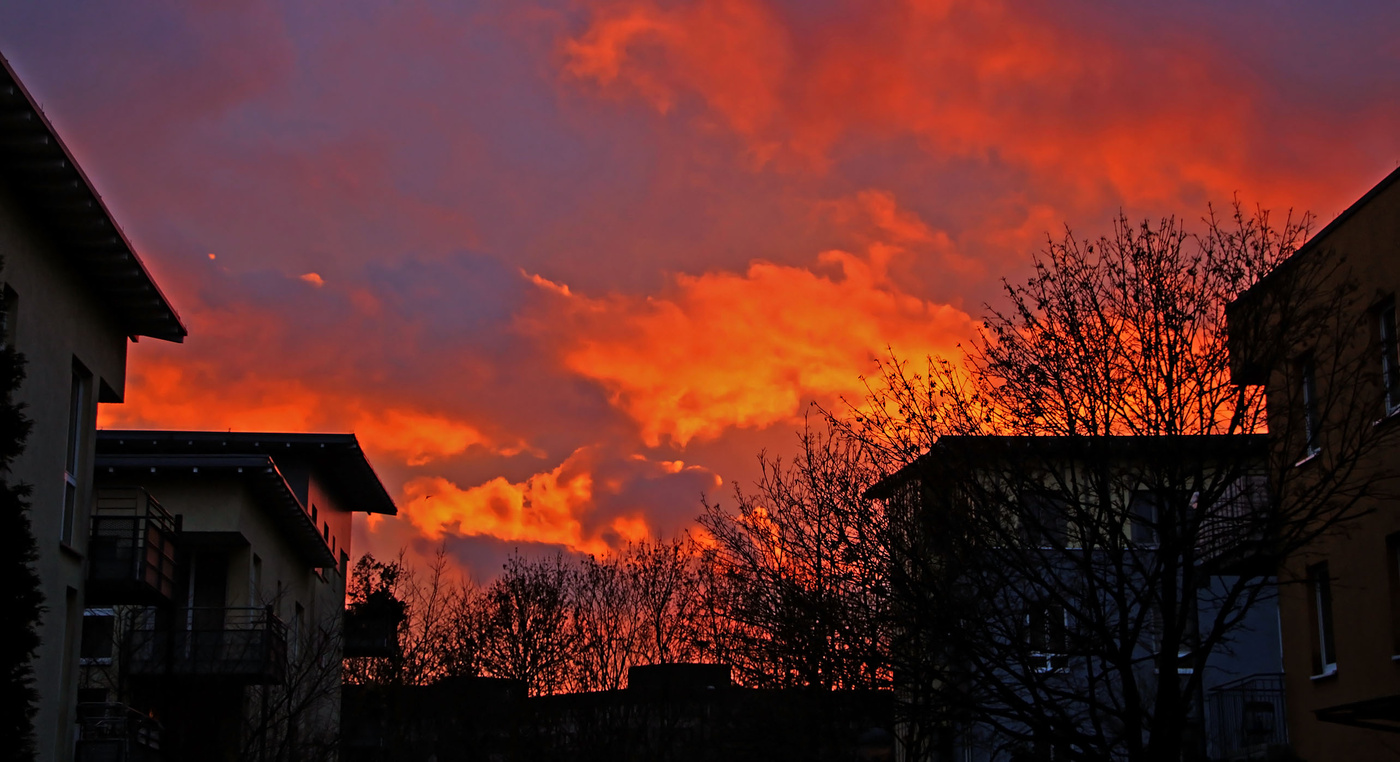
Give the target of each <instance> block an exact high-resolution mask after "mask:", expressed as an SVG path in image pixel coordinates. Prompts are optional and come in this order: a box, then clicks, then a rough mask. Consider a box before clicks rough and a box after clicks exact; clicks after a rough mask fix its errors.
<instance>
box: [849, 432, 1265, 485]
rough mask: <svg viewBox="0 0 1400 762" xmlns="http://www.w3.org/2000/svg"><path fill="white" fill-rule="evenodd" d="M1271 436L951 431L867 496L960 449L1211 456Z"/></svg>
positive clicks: (1260, 448)
mask: <svg viewBox="0 0 1400 762" xmlns="http://www.w3.org/2000/svg"><path fill="white" fill-rule="evenodd" d="M1267 443H1268V437H1267V436H1266V435H1263V434H1197V435H1182V436H1150V435H1140V436H945V437H941V438H940V439H939V440H938V441H937V442H935V443H934V445H933V447H932V448H930V449H929V451H928V452H926V453H924V454H923V455H920V456H919V457H917V458H915V459H914V460H913V462H911V463H908V464H906V465H905V466H904V467H903V468H900V469H899V470H898V471H895V472H894V473H892V474H889V475H887V476H885V477H883V478H881V479H880V480H879V481H877V482H876V483H875V484H873V485H871V486H870V487H869V488H868V489H866V490H865V493H864V494H863V495H862V496H863V497H865V498H866V499H873V500H882V499H885V498H888V497H889V496H890V495H891V494H893V492H894V490H895V489H896V488H897V487H898V486H899V485H901V484H904V483H906V482H908V481H909V480H911V479H913V478H916V477H917V476H918V475H919V474H920V473H921V472H922V470H923V469H926V468H930V467H932V466H933V465H935V464H937V463H939V462H940V461H941V460H943V459H946V458H948V457H951V456H953V455H955V454H956V456H957V457H958V458H961V459H962V460H960V461H959V463H958V465H959V466H966V465H967V459H968V458H972V459H976V458H977V457H979V455H983V454H985V456H987V457H998V456H1000V457H1005V456H1006V455H1007V454H1008V453H1015V452H1021V453H1025V454H1026V455H1034V456H1037V457H1047V456H1049V457H1070V458H1073V457H1078V456H1084V455H1093V456H1102V455H1104V454H1107V453H1113V454H1115V455H1122V456H1123V457H1137V458H1165V457H1171V458H1182V457H1185V458H1202V459H1204V458H1210V457H1218V456H1220V455H1225V454H1231V453H1237V452H1240V451H1242V450H1243V451H1249V450H1255V451H1257V452H1259V453H1261V454H1262V453H1263V452H1264V448H1265V447H1266V445H1267Z"/></svg>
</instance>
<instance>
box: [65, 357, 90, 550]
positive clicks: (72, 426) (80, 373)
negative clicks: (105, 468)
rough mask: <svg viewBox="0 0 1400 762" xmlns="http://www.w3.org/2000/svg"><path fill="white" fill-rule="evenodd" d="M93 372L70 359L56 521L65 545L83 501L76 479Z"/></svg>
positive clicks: (70, 540)
mask: <svg viewBox="0 0 1400 762" xmlns="http://www.w3.org/2000/svg"><path fill="white" fill-rule="evenodd" d="M91 386H92V373H91V372H90V371H89V370H88V369H87V368H86V367H84V366H83V364H82V363H80V362H78V360H77V358H74V360H73V375H72V380H71V383H70V385H69V391H68V439H67V442H66V444H65V447H64V461H63V514H62V519H61V521H60V523H59V538H58V539H59V542H61V543H62V544H63V545H65V546H67V547H70V548H71V547H73V546H74V545H75V544H76V543H75V540H76V539H77V532H78V508H79V502H80V501H81V500H82V497H83V495H82V492H83V483H82V482H83V480H82V479H80V478H79V475H80V472H81V471H82V467H83V460H84V458H83V450H84V447H85V444H86V442H87V438H88V437H87V434H88V430H89V429H90V428H91V426H90V425H89V423H90V421H89V418H90V417H89V415H88V408H90V407H91V406H92V405H91V402H90V398H91V396H92V389H91Z"/></svg>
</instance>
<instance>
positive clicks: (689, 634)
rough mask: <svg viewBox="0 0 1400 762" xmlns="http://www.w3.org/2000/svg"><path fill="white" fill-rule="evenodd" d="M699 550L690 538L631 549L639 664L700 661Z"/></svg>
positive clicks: (629, 574)
mask: <svg viewBox="0 0 1400 762" xmlns="http://www.w3.org/2000/svg"><path fill="white" fill-rule="evenodd" d="M696 553H697V549H696V546H695V544H694V543H693V542H692V541H691V540H690V538H688V537H675V538H673V539H670V540H657V541H655V542H647V541H645V540H644V541H641V542H637V543H633V544H630V545H628V547H627V550H626V551H625V553H624V558H625V563H626V566H627V578H628V581H629V584H630V585H631V587H632V589H633V590H634V598H635V600H636V606H637V608H636V611H637V616H638V618H639V622H638V624H639V643H638V653H637V657H636V659H635V661H634V663H635V664H670V663H675V662H686V661H697V660H699V659H700V658H701V652H702V651H701V646H700V643H699V642H698V641H699V640H700V639H701V638H700V637H699V635H698V632H697V629H698V626H699V622H698V617H699V616H700V608H701V577H700V570H699V566H698V558H697V555H696Z"/></svg>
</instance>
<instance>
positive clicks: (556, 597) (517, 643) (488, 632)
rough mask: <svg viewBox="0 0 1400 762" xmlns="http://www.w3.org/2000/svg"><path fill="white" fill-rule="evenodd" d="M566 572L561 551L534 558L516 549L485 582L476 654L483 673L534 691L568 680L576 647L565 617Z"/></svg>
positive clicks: (551, 688) (547, 691)
mask: <svg viewBox="0 0 1400 762" xmlns="http://www.w3.org/2000/svg"><path fill="white" fill-rule="evenodd" d="M570 572H571V570H570V568H569V567H568V565H567V564H566V563H565V561H564V558H563V556H562V555H557V554H556V555H555V556H553V557H551V558H545V559H539V560H527V559H524V558H522V557H520V556H519V555H516V556H512V557H511V558H510V560H508V561H507V562H506V564H505V568H504V569H503V570H502V574H501V576H499V577H497V578H496V579H495V580H494V581H493V582H492V583H491V584H490V585H487V586H486V588H485V589H484V590H483V591H482V600H481V604H482V605H483V606H484V607H485V613H484V616H483V620H484V621H483V625H484V630H483V632H482V637H481V650H480V659H481V665H482V667H483V668H484V670H485V671H486V672H487V673H488V674H490V675H492V676H494V677H504V678H508V679H512V680H520V681H522V682H524V683H525V685H526V687H527V688H528V690H529V692H530V694H531V695H536V696H538V695H546V694H550V693H556V692H558V691H560V690H561V689H563V688H564V687H565V686H566V685H567V684H568V681H569V671H570V661H571V659H572V658H573V657H574V655H575V652H576V651H575V649H576V648H577V634H576V632H575V630H574V628H572V627H571V626H570V621H569V609H570V600H569V577H570Z"/></svg>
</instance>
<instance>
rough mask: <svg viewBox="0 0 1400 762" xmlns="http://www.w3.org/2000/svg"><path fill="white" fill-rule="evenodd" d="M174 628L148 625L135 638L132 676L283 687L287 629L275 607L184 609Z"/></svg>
mask: <svg viewBox="0 0 1400 762" xmlns="http://www.w3.org/2000/svg"><path fill="white" fill-rule="evenodd" d="M175 614H176V621H175V622H174V623H173V626H166V627H160V626H156V625H153V624H152V625H145V626H140V627H138V628H136V629H135V630H134V631H133V632H132V634H131V639H130V645H129V650H128V656H127V659H128V661H127V663H128V664H129V665H130V670H131V674H132V675H139V676H160V675H166V676H172V677H214V678H225V679H230V680H235V681H238V682H243V683H249V684H263V685H267V684H278V683H281V682H282V681H283V680H284V679H285V677H286V672H287V626H286V625H285V624H283V622H282V620H281V619H278V618H277V616H276V615H275V614H274V613H272V607H271V606H267V607H211V608H188V609H181V610H179V611H177V612H175Z"/></svg>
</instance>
